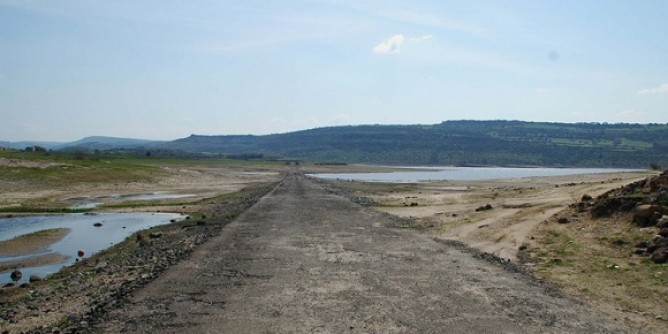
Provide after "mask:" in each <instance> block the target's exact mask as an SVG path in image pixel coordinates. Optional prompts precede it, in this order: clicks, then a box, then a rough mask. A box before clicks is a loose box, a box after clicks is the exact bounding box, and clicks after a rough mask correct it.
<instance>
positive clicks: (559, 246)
mask: <svg viewBox="0 0 668 334" xmlns="http://www.w3.org/2000/svg"><path fill="white" fill-rule="evenodd" d="M566 214H569V218H570V220H571V222H570V223H568V224H558V223H557V221H556V219H557V218H556V217H555V218H554V219H551V220H548V221H546V222H544V223H542V224H540V225H539V227H538V228H537V229H536V230H534V235H535V240H534V241H532V243H531V245H530V247H529V250H528V252H529V255H530V261H531V266H532V267H533V268H534V271H535V273H536V275H538V276H539V277H541V278H544V279H547V280H549V281H550V282H553V283H555V284H557V285H558V286H559V287H561V288H562V289H564V290H565V291H567V292H569V293H571V294H574V295H576V296H578V297H580V298H582V299H585V300H588V301H590V302H593V303H595V304H598V305H601V306H603V307H604V308H608V309H611V310H612V311H617V312H622V313H631V314H636V315H641V316H642V317H641V318H642V319H644V320H645V321H649V322H655V321H657V319H666V320H668V308H667V307H666V306H668V265H665V264H655V263H653V262H652V261H651V260H649V258H647V257H645V256H639V255H634V250H635V247H634V246H635V245H636V244H637V243H638V242H640V241H644V240H647V239H648V238H650V237H651V236H652V235H654V234H655V233H656V229H655V228H638V227H636V226H635V225H634V224H632V223H631V217H630V216H629V215H618V216H615V217H611V218H606V219H595V220H594V219H591V218H590V217H589V216H588V214H587V213H584V214H578V215H574V214H573V213H572V211H571V210H570V209H568V210H566V211H564V212H562V213H561V214H560V215H558V216H564V215H566ZM659 325H663V326H666V323H665V321H663V320H660V321H659Z"/></svg>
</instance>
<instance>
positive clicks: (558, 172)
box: [309, 167, 639, 183]
mask: <svg viewBox="0 0 668 334" xmlns="http://www.w3.org/2000/svg"><path fill="white" fill-rule="evenodd" d="M403 168H406V170H405V171H397V172H388V173H338V174H324V173H323V174H309V175H310V176H314V177H318V178H323V179H330V180H336V179H338V180H352V181H369V182H392V183H407V182H421V181H434V180H438V181H441V180H453V181H473V180H494V179H512V178H522V177H535V176H563V175H580V174H598V173H617V172H633V171H639V170H637V169H612V168H542V167H541V168H510V167H403Z"/></svg>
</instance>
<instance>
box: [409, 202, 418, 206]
mask: <svg viewBox="0 0 668 334" xmlns="http://www.w3.org/2000/svg"><path fill="white" fill-rule="evenodd" d="M418 205H419V204H417V203H415V202H411V205H410V206H418Z"/></svg>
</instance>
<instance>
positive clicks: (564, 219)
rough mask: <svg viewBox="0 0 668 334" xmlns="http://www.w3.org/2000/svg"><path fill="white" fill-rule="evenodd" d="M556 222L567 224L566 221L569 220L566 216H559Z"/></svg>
mask: <svg viewBox="0 0 668 334" xmlns="http://www.w3.org/2000/svg"><path fill="white" fill-rule="evenodd" d="M557 223H559V224H568V223H569V220H568V218H566V217H561V218H559V219H558V220H557Z"/></svg>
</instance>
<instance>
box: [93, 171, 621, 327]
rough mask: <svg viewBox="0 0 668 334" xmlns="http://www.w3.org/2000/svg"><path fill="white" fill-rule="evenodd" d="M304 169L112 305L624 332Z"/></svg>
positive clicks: (252, 320)
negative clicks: (404, 225)
mask: <svg viewBox="0 0 668 334" xmlns="http://www.w3.org/2000/svg"><path fill="white" fill-rule="evenodd" d="M397 225H398V224H397V222H396V221H394V220H393V218H391V217H390V216H388V215H384V214H380V213H377V212H373V211H370V210H368V209H366V208H363V207H361V206H358V205H356V204H353V203H352V202H350V201H348V200H347V199H345V198H343V197H340V196H338V195H336V194H332V193H330V192H328V191H326V190H324V189H323V188H322V187H320V186H319V185H317V184H315V183H313V182H312V181H309V180H307V179H305V178H304V177H302V176H300V175H299V174H297V173H292V174H290V175H288V176H287V177H286V178H285V179H284V181H283V182H282V184H281V185H280V186H279V187H277V188H276V189H275V190H274V191H273V192H272V193H270V194H269V195H268V196H266V197H264V198H263V199H262V200H260V202H258V204H256V205H255V206H254V207H252V208H251V209H250V210H248V211H247V212H246V213H244V214H243V215H242V216H241V217H240V218H239V219H237V220H236V221H235V222H233V223H231V224H230V225H228V226H227V227H226V228H225V229H224V230H223V233H222V234H221V235H220V236H219V237H217V238H214V239H213V240H212V241H210V242H208V243H206V244H204V245H202V246H201V247H200V248H199V249H197V250H196V251H195V252H194V253H193V255H192V257H191V258H190V259H189V260H187V261H184V262H182V263H180V264H179V265H176V266H174V267H172V268H171V269H169V270H168V271H167V272H165V273H164V274H163V275H161V276H160V277H159V278H158V279H156V280H155V281H153V282H152V283H150V284H149V285H147V286H146V287H145V288H143V289H142V290H139V291H138V292H137V293H136V294H134V295H133V296H131V297H130V299H129V301H128V302H127V303H125V304H124V305H123V306H122V307H120V308H118V309H116V310H112V311H111V312H109V313H107V314H106V319H104V321H103V322H102V323H99V324H96V327H97V328H98V329H99V330H100V331H102V332H126V333H146V332H152V333H165V332H174V333H176V332H178V333H184V332H186V333H187V332H191V333H446V332H447V333H604V332H606V333H611V332H612V333H623V332H626V330H624V329H623V328H621V327H619V325H617V324H616V323H615V322H614V321H613V320H611V319H610V318H608V317H606V316H605V315H601V314H596V313H593V312H592V311H590V310H588V309H587V307H586V306H584V305H582V304H580V303H578V302H577V301H574V300H571V299H569V298H566V297H563V296H560V295H559V294H558V293H555V292H553V291H552V290H550V289H548V288H546V287H544V286H542V285H541V284H539V283H537V282H535V281H534V280H533V279H531V278H529V277H528V276H526V275H524V274H521V273H517V272H513V271H510V270H507V269H504V268H502V267H501V266H498V265H494V264H491V263H490V262H488V261H486V260H482V259H479V258H476V257H474V256H472V254H471V253H469V252H467V251H463V250H459V249H457V248H455V247H452V246H449V245H447V244H443V243H439V242H436V241H434V240H433V239H432V238H430V237H428V236H426V235H422V234H421V233H420V232H418V231H415V230H410V229H400V228H396V227H394V226H397Z"/></svg>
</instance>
